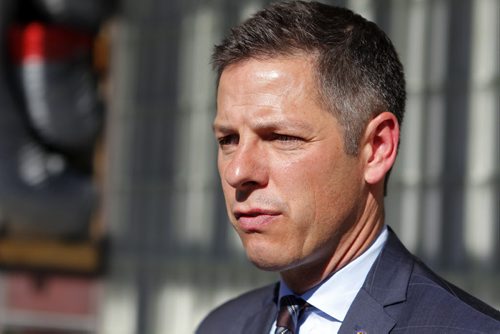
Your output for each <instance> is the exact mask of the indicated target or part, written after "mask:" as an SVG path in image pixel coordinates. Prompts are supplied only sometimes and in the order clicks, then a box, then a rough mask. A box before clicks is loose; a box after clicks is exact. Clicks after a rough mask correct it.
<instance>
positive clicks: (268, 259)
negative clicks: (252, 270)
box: [247, 249, 296, 272]
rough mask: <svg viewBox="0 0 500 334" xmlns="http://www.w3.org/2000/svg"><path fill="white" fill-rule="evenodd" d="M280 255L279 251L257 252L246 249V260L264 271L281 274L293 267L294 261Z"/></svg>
mask: <svg viewBox="0 0 500 334" xmlns="http://www.w3.org/2000/svg"><path fill="white" fill-rule="evenodd" d="M282 255H284V254H283V253H282V252H281V253H280V251H279V250H276V251H275V250H260V251H257V250H255V249H253V250H249V249H247V257H248V260H249V261H250V262H252V263H253V265H254V266H256V267H257V268H259V269H261V270H264V271H272V272H281V271H284V270H287V269H290V268H292V267H294V263H295V262H296V261H293V260H291V259H288V258H284V257H283V256H282Z"/></svg>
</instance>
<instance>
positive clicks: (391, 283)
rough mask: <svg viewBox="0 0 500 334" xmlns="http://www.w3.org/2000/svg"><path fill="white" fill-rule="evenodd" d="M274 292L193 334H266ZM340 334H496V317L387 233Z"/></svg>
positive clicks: (226, 310)
mask: <svg viewBox="0 0 500 334" xmlns="http://www.w3.org/2000/svg"><path fill="white" fill-rule="evenodd" d="M278 290H279V287H278V284H273V285H270V286H266V287H264V288H261V289H258V290H254V291H251V292H248V293H246V294H244V295H242V296H240V297H238V298H236V299H233V300H231V301H229V302H227V303H225V304H224V305H222V306H220V307H218V308H217V309H215V310H214V311H212V312H211V313H210V314H209V315H208V316H207V317H206V318H205V320H203V322H202V323H201V324H200V326H199V328H198V330H197V332H196V333H197V334H225V333H232V334H239V333H242V334H268V333H269V331H270V329H271V326H272V324H273V321H274V319H275V317H276V312H277V307H276V305H277V296H278ZM332 298H335V296H332ZM339 333H341V334H348V333H349V334H351V333H353V334H361V333H362V334H369V333H373V334H383V333H419V334H420V333H440V334H441V333H453V334H459V333H500V313H499V312H498V311H496V310H494V309H493V308H491V307H489V306H488V305H486V304H484V303H482V302H481V301H479V300H478V299H476V298H474V297H472V296H470V295H468V294H467V293H465V292H464V291H462V290H460V289H459V288H457V287H456V286H454V285H452V284H450V283H448V282H446V281H445V280H443V279H442V278H440V277H438V276H437V275H436V274H434V273H433V272H432V271H431V270H430V269H429V268H427V267H426V266H425V265H424V264H423V263H422V262H420V260H418V259H417V258H416V257H414V256H413V255H412V254H410V253H409V252H408V251H407V250H406V248H405V247H404V246H403V245H402V244H401V242H400V241H399V239H398V238H397V237H396V235H395V234H394V232H392V231H391V230H390V229H389V238H388V240H387V243H386V245H385V246H384V249H383V250H382V252H381V254H380V255H379V257H378V258H377V260H376V261H375V263H374V265H373V267H372V268H371V270H370V272H369V274H368V276H367V278H366V281H365V282H364V285H363V287H362V288H361V290H360V291H359V293H358V295H357V296H356V298H355V299H354V302H353V304H352V305H351V307H350V309H349V311H348V313H347V315H346V318H345V319H344V322H343V323H342V326H341V328H340V331H339ZM319 334H321V333H319Z"/></svg>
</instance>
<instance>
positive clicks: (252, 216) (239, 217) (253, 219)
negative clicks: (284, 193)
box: [233, 209, 281, 233]
mask: <svg viewBox="0 0 500 334" xmlns="http://www.w3.org/2000/svg"><path fill="white" fill-rule="evenodd" d="M233 214H234V217H235V218H236V221H237V225H238V227H239V228H240V229H241V230H243V231H244V232H247V233H248V232H261V231H262V230H263V229H264V228H265V227H266V226H267V225H269V224H270V223H271V222H272V221H273V220H275V219H276V218H277V217H278V216H279V215H281V213H279V212H277V211H272V210H263V209H252V210H247V211H234V212H233Z"/></svg>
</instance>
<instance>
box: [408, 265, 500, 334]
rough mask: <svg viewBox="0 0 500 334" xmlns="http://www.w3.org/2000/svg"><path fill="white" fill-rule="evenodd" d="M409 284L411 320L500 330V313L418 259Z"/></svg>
mask: <svg viewBox="0 0 500 334" xmlns="http://www.w3.org/2000/svg"><path fill="white" fill-rule="evenodd" d="M415 261H416V263H415V267H414V271H413V273H412V275H411V279H410V282H409V285H408V295H407V297H408V302H409V303H408V305H409V306H411V308H412V312H406V314H407V317H408V319H407V323H408V324H411V323H413V325H416V324H417V323H418V322H420V323H421V324H423V323H422V322H424V323H427V325H430V323H428V321H430V320H432V319H433V321H434V325H436V326H443V328H450V329H451V328H453V329H455V332H457V333H460V332H464V333H469V332H470V333H500V312H498V311H497V310H495V309H494V308H493V307H491V306H489V305H487V304H486V303H484V302H482V301H481V300H479V299H477V298H475V297H474V296H472V295H470V294H468V293H467V292H465V291H464V290H462V289H460V288H459V287H457V286H455V285H453V284H452V283H450V282H448V281H446V280H444V279H443V278H441V277H440V276H438V275H437V274H435V273H434V272H433V271H431V270H430V269H429V268H428V267H427V266H426V265H425V264H423V263H422V262H420V261H419V260H418V259H416V260H415Z"/></svg>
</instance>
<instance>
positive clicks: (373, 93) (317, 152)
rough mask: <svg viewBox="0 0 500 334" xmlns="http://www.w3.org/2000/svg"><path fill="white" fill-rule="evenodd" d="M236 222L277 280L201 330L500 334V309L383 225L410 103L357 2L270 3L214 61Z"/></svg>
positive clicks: (222, 157)
mask: <svg viewBox="0 0 500 334" xmlns="http://www.w3.org/2000/svg"><path fill="white" fill-rule="evenodd" d="M213 60H214V65H215V68H216V70H217V72H218V75H219V81H218V96H217V115H216V117H215V121H214V132H215V135H216V138H217V140H218V143H219V153H218V168H219V172H220V177H221V182H222V187H223V191H224V195H225V200H226V204H227V211H228V214H229V218H230V220H231V223H232V224H233V226H234V228H235V229H236V231H237V233H238V234H239V236H240V238H241V240H242V243H243V246H244V248H245V250H246V253H247V256H248V258H249V259H250V260H251V261H252V262H253V263H254V264H255V265H256V266H257V267H259V268H261V269H264V270H272V271H278V272H279V273H280V276H281V280H280V282H279V283H278V284H276V285H272V286H268V287H264V288H262V289H259V290H255V291H252V292H249V293H247V294H245V295H243V296H240V297H238V298H236V299H234V300H232V301H230V302H228V303H226V304H224V305H223V306H221V307H219V308H218V309H216V310H215V311H213V312H212V313H211V314H210V315H209V316H208V317H207V318H206V319H205V320H204V321H203V322H202V323H201V325H200V327H199V328H198V333H200V334H204V333H255V334H257V333H259V334H262V333H266V334H267V333H298V332H300V333H301V334H302V333H337V332H338V333H377V334H378V333H389V332H395V333H399V332H405V333H500V320H499V319H500V315H499V313H498V312H497V311H495V310H494V309H493V308H490V307H489V306H487V305H485V304H483V303H481V302H480V301H478V300H476V299H474V298H473V297H471V296H469V295H467V294H466V293H464V292H463V291H461V290H459V289H458V288H456V287H454V286H453V285H451V284H450V283H447V282H446V281H444V280H443V279H441V278H439V277H438V276H436V275H435V274H433V273H432V272H431V271H430V270H429V269H428V268H427V267H425V265H423V264H422V263H421V262H419V261H418V260H417V259H416V258H415V257H413V256H412V255H411V254H410V253H409V252H408V251H407V250H406V249H405V248H404V247H403V245H402V244H401V243H400V242H399V240H398V239H397V237H396V236H395V234H394V233H393V232H392V231H391V230H390V229H389V228H388V227H386V226H385V225H384V203H383V198H384V192H385V186H386V182H387V177H388V175H389V172H390V170H391V168H392V166H393V164H394V161H395V159H396V153H397V148H398V141H399V129H400V125H401V122H402V119H403V111H404V104H405V88H404V86H405V84H404V75H403V69H402V66H401V63H400V62H399V60H398V57H397V54H396V52H395V50H394V47H393V46H392V44H391V42H390V41H389V39H388V38H387V37H386V36H385V34H384V33H383V32H382V31H381V30H380V29H379V28H378V27H377V26H376V25H375V24H373V23H371V22H368V21H366V20H365V19H363V18H362V17H360V16H359V15H356V14H354V13H352V12H351V11H349V10H346V9H342V8H337V7H331V6H327V5H322V4H319V3H314V2H311V3H306V2H300V1H296V2H286V3H284V2H283V3H278V4H274V5H271V6H270V7H268V8H267V9H264V10H262V11H260V12H259V13H257V14H256V15H255V16H254V17H252V18H251V19H249V20H247V21H246V22H244V23H243V24H242V25H240V26H238V27H236V28H234V29H233V30H232V32H231V34H230V36H229V37H228V38H227V39H226V40H224V41H223V43H222V44H221V45H219V46H217V47H216V49H215V53H214V56H213Z"/></svg>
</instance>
